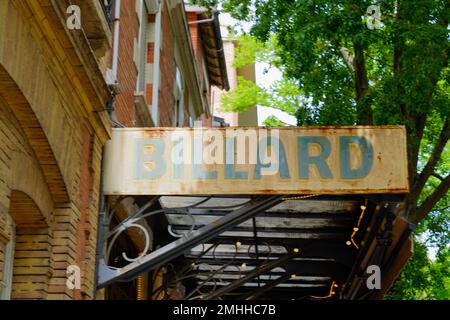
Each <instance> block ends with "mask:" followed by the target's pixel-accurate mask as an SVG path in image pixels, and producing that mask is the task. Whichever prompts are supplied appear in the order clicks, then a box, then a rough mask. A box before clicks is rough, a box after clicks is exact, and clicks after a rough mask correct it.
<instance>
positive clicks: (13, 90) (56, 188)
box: [0, 64, 70, 203]
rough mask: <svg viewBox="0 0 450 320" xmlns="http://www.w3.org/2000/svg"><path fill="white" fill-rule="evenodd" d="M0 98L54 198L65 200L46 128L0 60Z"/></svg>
mask: <svg viewBox="0 0 450 320" xmlns="http://www.w3.org/2000/svg"><path fill="white" fill-rule="evenodd" d="M0 98H2V99H3V100H4V101H5V102H6V105H8V106H9V108H10V109H11V111H12V112H13V114H14V116H15V117H16V119H17V120H18V122H19V124H20V126H21V128H22V130H23V133H24V135H25V136H26V138H27V140H28V142H29V145H30V146H31V148H32V149H33V151H34V153H35V156H36V159H37V161H38V163H39V165H40V167H41V168H42V173H43V175H44V178H45V180H46V182H47V185H48V188H49V190H50V193H51V196H52V199H53V201H54V202H55V203H65V202H68V201H69V200H70V198H69V194H68V190H67V188H66V184H65V183H64V178H63V175H62V172H61V170H60V168H59V166H58V163H57V161H56V158H55V155H54V153H53V151H52V148H51V146H50V143H49V141H48V139H47V137H46V135H45V132H44V130H43V129H42V127H41V125H40V123H39V120H38V119H37V117H36V115H35V114H34V112H33V110H32V108H31V106H30V105H29V103H28V101H27V99H26V98H25V97H24V95H23V93H22V91H21V90H20V88H19V87H18V85H17V84H16V82H15V81H14V79H12V78H11V76H10V75H9V74H8V72H7V71H6V70H5V68H4V67H3V66H2V65H1V64H0Z"/></svg>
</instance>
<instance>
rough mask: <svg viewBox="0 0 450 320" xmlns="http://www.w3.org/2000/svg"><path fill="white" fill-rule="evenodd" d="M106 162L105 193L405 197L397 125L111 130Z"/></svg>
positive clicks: (402, 138)
mask: <svg viewBox="0 0 450 320" xmlns="http://www.w3.org/2000/svg"><path fill="white" fill-rule="evenodd" d="M239 130H241V131H239ZM264 130H265V131H264ZM255 132H256V133H255ZM205 136H206V138H205ZM211 137H214V138H211ZM255 137H256V140H254V141H253V142H250V143H248V141H252V140H251V139H254V138H255ZM198 141H200V142H198ZM205 141H207V142H205ZM276 142H279V143H276ZM242 144H243V147H242ZM275 146H276V148H275ZM240 147H242V148H243V149H240ZM255 150H256V151H255ZM267 150H271V151H273V150H278V152H275V153H273V154H271V153H272V152H267V155H266V156H264V154H265V153H266V151H267ZM209 153H211V154H209ZM255 153H256V155H255ZM230 155H234V156H230ZM208 156H209V158H208ZM240 156H242V157H243V158H245V159H244V160H245V161H244V162H243V163H242V162H241V163H239V162H238V160H239V157H240ZM255 156H256V162H255V161H252V160H255ZM270 157H272V158H271V159H272V160H273V161H268V160H267V158H270ZM210 158H211V159H212V162H210V160H211V159H210ZM205 159H209V160H208V161H207V160H205ZM105 161H106V162H105V170H106V176H105V193H106V194H108V195H200V194H210V195H216V194H221V195H223V194H241V195H243V194H355V193H357V194H390V193H407V192H408V191H409V186H408V176H407V148H406V133H405V128H404V127H401V126H383V127H289V128H276V129H267V130H266V129H265V128H235V129H226V128H214V129H211V128H209V129H206V128H205V129H198V128H195V129H173V128H151V129H136V128H134V129H115V130H114V131H113V138H112V140H111V141H110V142H108V144H107V146H106V160H105ZM180 161H181V162H180ZM230 161H231V162H230ZM265 161H268V162H265ZM272 165H273V166H272ZM269 166H271V168H268V167H269Z"/></svg>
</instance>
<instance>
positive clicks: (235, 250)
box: [98, 127, 412, 299]
mask: <svg viewBox="0 0 450 320" xmlns="http://www.w3.org/2000/svg"><path fill="white" fill-rule="evenodd" d="M233 130H237V131H238V132H235V131H233ZM265 130H266V129H260V128H247V129H245V130H244V129H231V132H230V131H229V130H225V129H205V128H200V129H180V130H175V129H173V128H155V129H122V130H115V131H114V132H113V140H112V141H111V142H110V143H109V144H108V146H107V148H106V160H107V161H106V166H105V168H106V169H105V174H106V177H105V192H106V194H107V195H108V197H109V199H108V200H109V201H108V203H109V204H110V206H109V209H108V210H106V220H105V221H106V223H105V224H104V228H103V230H108V233H107V234H104V236H103V237H100V243H101V244H104V252H103V254H102V255H101V258H100V259H99V260H100V265H99V268H98V286H99V287H105V286H108V285H110V284H112V283H116V282H122V281H131V280H133V279H135V278H136V277H138V276H139V275H141V274H143V273H149V272H153V273H154V274H158V275H159V276H161V277H163V278H164V281H162V282H161V283H162V284H161V285H160V286H159V287H158V288H153V289H152V292H151V295H152V296H155V295H156V296H157V295H158V293H160V292H166V293H167V292H169V291H171V290H172V291H173V290H181V291H183V294H182V296H183V297H184V298H186V299H255V298H261V299H335V298H340V299H369V298H377V297H380V296H382V295H383V294H384V293H385V292H386V291H387V290H388V289H389V287H390V286H391V285H392V283H393V281H394V280H395V278H396V277H397V276H398V272H399V270H400V269H401V268H402V267H403V265H404V263H406V261H407V259H408V258H409V256H410V255H411V239H410V231H411V229H412V227H411V225H409V224H407V223H406V222H405V221H404V220H402V219H401V218H399V216H398V213H399V212H400V211H401V209H402V203H403V200H404V196H405V194H406V193H407V192H408V190H409V187H408V181H407V173H406V171H407V162H406V143H405V133H404V132H405V131H404V128H402V127H373V128H372V127H316V128H279V129H271V132H269V133H270V134H269V135H267V132H266V131H265ZM205 135H206V136H208V137H211V135H213V136H214V137H215V138H214V141H216V143H217V148H218V149H216V153H215V154H216V156H217V154H218V151H217V150H220V149H221V148H223V149H222V151H223V152H222V157H218V158H220V159H219V160H224V159H221V158H226V159H227V162H226V163H223V162H220V163H213V164H211V163H200V164H199V163H195V158H196V156H195V155H196V154H197V155H198V154H202V152H200V151H202V150H201V149H200V151H199V149H197V147H198V145H197V146H196V141H198V140H199V138H198V137H202V136H203V137H204V136H205ZM246 136H247V137H248V141H249V143H247V142H246V141H247V140H246V138H245V137H246ZM180 139H181V140H180ZM251 139H253V140H251ZM200 141H201V140H200ZM205 141H206V142H205ZM205 141H203V142H205V143H206V144H207V143H211V140H210V139H209V138H207V139H206V140H205ZM203 142H201V143H200V145H201V146H200V148H202V145H203ZM275 142H276V143H275ZM240 143H241V144H243V145H244V146H247V149H245V150H244V149H242V150H243V151H239V150H240V149H239V148H238V147H236V148H235V147H234V145H235V144H236V145H237V146H238V145H239V144H240ZM275 145H276V146H277V147H275ZM180 147H182V148H183V149H180ZM267 148H270V149H271V150H274V149H275V150H277V151H275V153H274V154H275V155H278V158H277V157H275V160H274V161H275V162H276V163H277V166H276V168H277V170H276V171H275V172H274V173H271V172H269V171H270V170H268V167H267V166H266V165H263V164H262V163H261V162H260V161H259V160H258V161H257V162H256V163H248V164H236V165H234V164H232V165H230V163H229V162H228V160H229V157H228V155H230V154H231V155H235V156H236V155H237V156H236V158H237V159H239V152H243V153H241V155H250V154H251V153H252V152H253V153H258V157H260V155H259V151H260V150H266V151H267ZM271 153H272V151H271ZM180 155H181V157H180ZM188 155H193V157H194V163H191V162H190V161H186V160H189V158H190V156H188ZM203 155H204V154H203ZM225 155H226V156H225ZM248 158H251V157H250V156H249V157H248ZM177 159H178V160H177ZM180 159H181V160H183V161H182V163H179V162H178V161H179V160H180ZM258 159H259V158H258ZM232 160H233V159H232ZM233 161H234V160H233ZM264 170H267V172H265V173H266V174H262V171H264ZM272 171H273V170H272ZM268 172H269V173H270V174H267V173H268ZM130 199H131V200H130ZM124 202H128V207H129V208H132V209H130V211H129V212H128V214H127V215H125V216H124V215H123V214H122V215H121V216H120V217H119V214H118V213H119V211H120V209H119V208H120V207H121V206H123V205H124ZM130 202H131V203H132V204H131V205H130ZM122 211H123V210H122ZM155 219H156V221H157V222H156V223H152V221H153V222H154V220H155ZM149 226H150V227H149ZM130 230H133V233H132V232H131V231H130ZM123 234H127V235H128V236H129V237H130V238H131V239H134V238H136V237H139V235H140V237H141V238H143V239H145V241H144V242H145V245H141V246H140V247H139V250H137V252H140V254H138V256H137V257H134V258H133V257H129V256H128V255H127V253H122V252H118V251H117V250H114V245H115V243H116V242H118V241H119V240H120V239H121V237H122V235H123ZM154 237H156V238H158V240H157V241H156V243H155V244H156V247H152V246H151V245H150V243H151V242H152V241H151V240H152V239H153V238H154ZM113 253H114V254H113ZM118 261H121V262H118ZM372 265H376V266H378V267H379V268H380V270H381V277H382V288H381V289H379V290H371V289H370V288H369V287H368V286H367V285H366V283H365V281H366V280H367V278H368V277H369V274H368V273H367V272H366V271H367V268H368V267H369V266H372ZM181 288H183V289H181ZM166 295H167V294H166Z"/></svg>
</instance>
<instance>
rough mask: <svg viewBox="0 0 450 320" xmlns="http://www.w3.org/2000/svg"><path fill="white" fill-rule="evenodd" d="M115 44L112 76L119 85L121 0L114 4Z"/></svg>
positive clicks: (116, 0)
mask: <svg viewBox="0 0 450 320" xmlns="http://www.w3.org/2000/svg"><path fill="white" fill-rule="evenodd" d="M113 30H114V42H113V56H112V74H113V79H114V81H115V82H116V83H117V82H118V81H117V69H118V65H119V37H120V32H119V31H120V0H115V2H114V18H113Z"/></svg>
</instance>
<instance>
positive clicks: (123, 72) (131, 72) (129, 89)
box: [115, 0, 139, 127]
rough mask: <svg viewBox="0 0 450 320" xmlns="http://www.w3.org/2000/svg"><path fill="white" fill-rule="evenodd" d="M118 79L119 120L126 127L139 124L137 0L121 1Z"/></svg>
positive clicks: (117, 114) (117, 113)
mask: <svg viewBox="0 0 450 320" xmlns="http://www.w3.org/2000/svg"><path fill="white" fill-rule="evenodd" d="M119 34H120V36H119V63H118V75H117V77H118V81H119V84H120V87H121V92H120V94H119V95H118V96H117V100H116V105H115V110H116V116H117V120H118V121H119V122H120V123H122V124H123V125H125V126H126V127H134V126H136V125H137V118H136V112H135V108H134V102H133V101H134V98H133V96H134V92H135V91H136V82H137V75H138V69H137V66H136V63H135V60H134V52H135V51H134V50H135V45H136V46H137V42H138V39H139V17H138V15H137V13H136V0H126V1H121V9H120V32H119Z"/></svg>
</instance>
